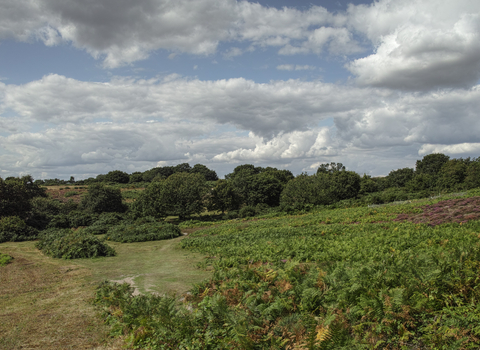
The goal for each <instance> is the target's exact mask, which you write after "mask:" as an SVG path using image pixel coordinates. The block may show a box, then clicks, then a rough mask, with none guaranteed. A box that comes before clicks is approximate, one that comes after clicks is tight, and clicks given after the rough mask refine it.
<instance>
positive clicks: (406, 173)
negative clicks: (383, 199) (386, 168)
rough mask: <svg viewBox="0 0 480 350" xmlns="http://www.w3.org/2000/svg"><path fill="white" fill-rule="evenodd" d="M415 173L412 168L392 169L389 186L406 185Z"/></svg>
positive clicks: (388, 180)
mask: <svg viewBox="0 0 480 350" xmlns="http://www.w3.org/2000/svg"><path fill="white" fill-rule="evenodd" d="M414 174H415V172H414V170H413V169H412V168H403V169H397V170H392V171H391V172H390V173H389V174H388V176H387V182H388V187H397V188H400V187H405V185H406V183H407V182H408V181H410V180H411V179H413V175H414Z"/></svg>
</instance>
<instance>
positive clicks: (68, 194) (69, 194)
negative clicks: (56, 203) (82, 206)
mask: <svg viewBox="0 0 480 350" xmlns="http://www.w3.org/2000/svg"><path fill="white" fill-rule="evenodd" d="M77 194H78V192H77V191H68V192H66V193H65V194H64V195H63V196H64V197H73V196H76V195H77Z"/></svg>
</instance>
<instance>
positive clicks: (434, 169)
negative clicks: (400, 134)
mask: <svg viewBox="0 0 480 350" xmlns="http://www.w3.org/2000/svg"><path fill="white" fill-rule="evenodd" d="M449 159H450V157H449V156H446V155H445V154H442V153H432V154H429V155H426V156H425V157H423V159H422V160H417V163H416V164H415V173H416V174H428V175H431V176H433V177H437V175H438V173H439V172H440V169H441V168H442V166H443V164H445V163H446V162H447V161H448V160H449Z"/></svg>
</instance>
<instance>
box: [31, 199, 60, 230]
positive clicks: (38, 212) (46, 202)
mask: <svg viewBox="0 0 480 350" xmlns="http://www.w3.org/2000/svg"><path fill="white" fill-rule="evenodd" d="M30 204H31V208H32V209H31V211H30V213H29V215H28V218H27V220H26V223H27V224H28V225H29V226H32V227H35V228H36V229H38V230H44V229H45V228H46V227H47V226H48V224H49V222H50V220H52V218H53V217H54V216H55V215H58V214H59V213H60V212H61V211H62V210H63V207H64V204H62V203H61V202H59V201H57V200H54V199H51V198H44V197H35V198H33V199H32V200H30Z"/></svg>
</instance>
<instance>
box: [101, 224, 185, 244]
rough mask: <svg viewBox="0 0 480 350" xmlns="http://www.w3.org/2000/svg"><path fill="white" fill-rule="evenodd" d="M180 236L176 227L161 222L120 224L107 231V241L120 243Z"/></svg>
mask: <svg viewBox="0 0 480 350" xmlns="http://www.w3.org/2000/svg"><path fill="white" fill-rule="evenodd" d="M180 235H181V232H180V228H179V227H178V226H176V225H173V224H169V223H161V222H147V223H141V221H137V222H135V223H122V224H119V225H116V226H113V227H111V228H110V229H109V230H108V231H107V239H108V240H110V241H115V242H121V243H132V242H146V241H158V240H163V239H171V238H175V237H179V236H180Z"/></svg>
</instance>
